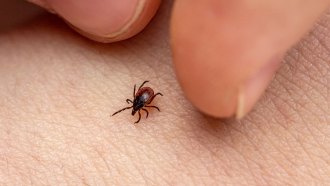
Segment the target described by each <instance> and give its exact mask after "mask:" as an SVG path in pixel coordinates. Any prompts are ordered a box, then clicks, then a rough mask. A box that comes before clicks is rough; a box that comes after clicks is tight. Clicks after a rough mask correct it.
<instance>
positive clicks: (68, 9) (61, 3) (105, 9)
mask: <svg viewBox="0 0 330 186" xmlns="http://www.w3.org/2000/svg"><path fill="white" fill-rule="evenodd" d="M30 1H31V2H33V3H36V4H38V5H40V6H42V7H45V8H46V9H48V10H50V11H51V12H55V13H57V14H59V15H60V16H61V17H63V18H64V19H65V20H66V21H67V22H68V23H69V24H70V25H72V26H73V27H74V28H75V29H76V30H77V31H78V32H80V33H81V34H83V35H85V36H87V37H89V38H91V39H94V40H97V41H101V42H113V41H118V40H123V39H127V38H129V37H132V36H133V35H135V34H137V33H138V32H140V31H141V30H142V29H143V28H144V27H145V26H146V25H147V23H148V22H149V21H150V20H151V18H152V17H153V16H154V14H155V13H156V11H157V9H158V7H159V4H160V0H120V1H119V0H79V1H77V0H30Z"/></svg>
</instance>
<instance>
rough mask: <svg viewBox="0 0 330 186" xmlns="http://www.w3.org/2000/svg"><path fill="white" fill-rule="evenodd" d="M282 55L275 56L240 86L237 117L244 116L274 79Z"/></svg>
mask: <svg viewBox="0 0 330 186" xmlns="http://www.w3.org/2000/svg"><path fill="white" fill-rule="evenodd" d="M281 61H282V55H280V56H276V57H273V58H272V59H271V60H270V61H269V62H268V63H266V65H264V66H263V67H262V68H261V69H260V70H259V71H258V72H257V73H256V74H254V75H253V76H252V77H251V78H250V79H248V80H247V81H246V83H245V84H243V85H242V86H240V87H238V94H237V108H236V119H241V118H243V117H244V116H245V115H246V114H247V113H248V112H249V111H250V110H251V109H252V107H253V106H254V104H255V103H256V102H257V100H258V99H259V98H260V96H261V95H262V93H263V92H264V91H265V89H266V88H267V87H268V85H269V83H270V82H271V80H272V79H273V77H274V75H275V72H276V70H277V69H278V67H279V65H280V63H281Z"/></svg>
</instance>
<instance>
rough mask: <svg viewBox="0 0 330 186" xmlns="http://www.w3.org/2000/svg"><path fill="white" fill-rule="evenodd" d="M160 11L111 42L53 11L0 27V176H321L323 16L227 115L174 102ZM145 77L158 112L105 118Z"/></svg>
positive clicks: (324, 145) (254, 180)
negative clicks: (252, 102)
mask: <svg viewBox="0 0 330 186" xmlns="http://www.w3.org/2000/svg"><path fill="white" fill-rule="evenodd" d="M170 7H171V4H170V2H169V1H166V2H164V5H163V6H162V8H161V9H160V11H159V14H158V16H156V18H155V19H154V21H153V22H152V24H151V25H150V26H149V27H148V28H147V29H146V30H145V31H144V32H143V33H141V34H139V35H138V36H136V37H134V38H133V39H131V40H127V41H125V42H118V43H114V44H111V45H104V44H96V43H95V42H90V41H88V40H85V39H82V38H81V37H79V36H77V35H76V34H73V33H72V32H71V31H70V30H68V29H67V28H66V27H65V26H64V25H63V24H61V21H58V19H56V18H54V17H44V18H39V19H38V20H36V22H33V23H30V24H29V25H26V26H24V27H21V28H19V29H16V30H12V31H10V32H6V33H1V35H0V74H1V75H0V90H1V91H0V183H2V184H3V185H14V184H18V185H26V184H29V183H31V184H34V185H42V184H43V185H61V184H62V185H63V184H68V185H77V184H86V185H129V184H130V185H137V184H140V185H143V184H145V185H146V184H150V185H152V184H154V185H166V184H167V185H179V184H184V185H189V184H195V185H203V184H204V185H217V184H219V185H221V184H230V185H234V184H235V185H243V184H245V185H286V184H287V185H294V184H306V185H313V184H315V185H325V184H327V183H329V176H328V175H329V173H330V168H329V167H330V166H329V165H328V162H329V161H330V159H329V153H328V151H329V150H328V149H330V145H329V144H330V138H329V136H330V130H329V123H330V121H329V117H328V115H329V107H328V105H329V99H328V92H329V89H330V87H329V86H330V85H329V83H327V82H328V80H329V73H328V72H329V71H330V70H329V69H330V67H329V65H330V64H329V61H330V60H329V55H328V54H329V52H330V51H329V48H330V47H329V42H328V38H329V33H330V32H329V30H330V27H329V25H330V24H329V12H328V13H327V14H325V16H324V17H323V18H322V19H321V20H319V21H318V22H317V24H316V27H315V28H314V29H313V30H312V31H311V32H310V34H309V36H308V37H307V38H306V39H304V40H302V41H301V42H300V43H299V44H298V45H296V47H294V48H293V49H292V50H291V51H290V52H289V53H288V55H287V56H286V57H285V59H284V61H285V64H284V65H283V66H282V67H281V69H280V70H279V71H278V73H277V74H276V76H275V78H274V80H273V82H272V84H271V85H270V87H269V89H268V90H267V91H266V93H265V95H264V96H263V97H262V99H261V100H260V101H259V103H258V104H257V105H256V107H255V109H254V111H253V112H251V113H250V114H249V115H247V116H246V117H245V118H244V119H242V120H241V121H236V120H217V119H212V118H209V117H206V116H204V115H201V114H200V113H199V112H197V111H196V110H195V109H194V108H193V107H192V106H191V105H190V103H189V102H187V101H185V99H184V97H183V94H182V92H181V89H180V88H179V87H178V85H177V84H176V78H175V76H174V72H173V70H172V66H171V63H170V61H171V53H170V49H169V43H168V40H169V37H168V33H167V28H168V27H167V25H168V24H169V23H168V21H167V20H168V17H169V16H170V14H169V12H170V11H169V10H170ZM306 69H308V70H306ZM146 79H148V80H151V82H150V86H151V87H153V88H154V89H155V90H156V91H161V92H162V93H164V97H161V98H159V99H156V100H155V102H154V103H155V105H157V106H159V107H160V109H161V112H158V111H154V112H153V111H151V112H150V115H149V117H148V119H145V118H142V119H141V122H140V123H139V124H138V125H136V126H134V125H133V124H132V123H133V122H134V121H136V119H137V118H136V117H132V116H131V115H130V113H129V112H122V113H121V114H120V115H116V117H110V115H111V114H112V113H113V112H114V111H116V110H118V109H120V108H121V107H122V106H126V105H127V103H126V102H125V100H126V99H127V98H131V96H132V89H133V85H134V84H135V83H136V84H138V83H141V82H143V80H146ZM144 117H145V115H144Z"/></svg>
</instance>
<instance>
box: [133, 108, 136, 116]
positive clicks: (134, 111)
mask: <svg viewBox="0 0 330 186" xmlns="http://www.w3.org/2000/svg"><path fill="white" fill-rule="evenodd" d="M135 113H136V110H135V109H134V108H133V109H132V116H134V114H135Z"/></svg>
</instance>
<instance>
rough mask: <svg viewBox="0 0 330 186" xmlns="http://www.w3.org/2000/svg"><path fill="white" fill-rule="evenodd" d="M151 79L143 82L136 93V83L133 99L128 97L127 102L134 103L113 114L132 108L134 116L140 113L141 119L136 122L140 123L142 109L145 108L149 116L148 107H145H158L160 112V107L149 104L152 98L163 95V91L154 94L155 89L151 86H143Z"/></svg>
mask: <svg viewBox="0 0 330 186" xmlns="http://www.w3.org/2000/svg"><path fill="white" fill-rule="evenodd" d="M148 82H149V81H144V82H143V83H142V85H141V86H140V87H139V89H138V90H137V92H136V93H135V89H136V85H134V92H133V98H134V99H133V101H132V100H130V99H126V102H127V103H132V104H133V105H132V106H130V107H125V108H123V109H121V110H118V111H117V112H115V113H113V114H112V116H114V115H116V114H118V113H119V112H121V111H124V110H126V109H130V108H133V109H132V116H134V114H135V113H136V112H137V113H138V114H139V119H138V120H137V121H136V122H135V123H139V121H140V119H141V113H140V111H141V110H143V111H145V112H146V113H147V115H146V118H148V115H149V112H148V110H147V109H145V107H150V108H155V109H157V110H158V111H159V112H160V110H159V108H158V107H156V106H153V105H149V104H150V103H151V102H152V100H153V99H154V98H155V97H156V96H157V95H161V96H163V94H162V93H160V92H158V93H156V94H154V90H152V88H150V87H143V85H144V84H146V83H148Z"/></svg>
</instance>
